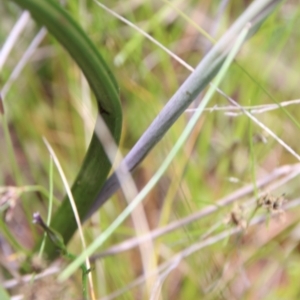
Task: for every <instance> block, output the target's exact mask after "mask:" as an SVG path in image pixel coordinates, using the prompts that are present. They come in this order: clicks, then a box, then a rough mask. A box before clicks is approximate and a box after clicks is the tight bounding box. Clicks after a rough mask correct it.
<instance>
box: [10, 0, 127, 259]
mask: <svg viewBox="0 0 300 300" xmlns="http://www.w3.org/2000/svg"><path fill="white" fill-rule="evenodd" d="M13 1H14V2H16V3H17V4H18V5H20V6H21V7H23V8H24V9H27V10H29V12H30V14H31V16H32V17H33V18H34V19H35V20H36V21H37V22H38V23H39V24H40V25H43V26H45V27H47V29H48V31H49V32H50V33H51V34H52V35H53V36H54V37H55V38H56V39H57V40H58V41H59V43H60V44H61V45H63V46H64V47H65V49H66V50H67V51H68V52H69V54H70V55H71V56H72V57H73V59H74V60H75V61H76V62H77V64H78V65H79V67H80V68H81V70H82V71H83V73H84V75H85V77H86V79H87V81H88V82H89V85H90V87H91V89H92V90H93V92H94V94H95V96H96V99H97V103H98V108H99V113H100V114H101V116H102V118H103V119H104V121H105V123H106V125H107V127H108V128H109V130H110V132H111V134H112V136H113V137H114V140H115V142H116V143H117V144H118V143H119V139H120V135H121V126H122V111H121V105H120V101H119V95H118V87H117V83H116V80H115V78H114V77H113V75H112V73H111V72H110V70H109V68H108V67H107V66H106V64H105V62H104V60H103V59H102V57H101V56H100V54H99V52H98V51H97V49H96V47H95V46H94V44H93V43H92V42H91V40H90V39H89V38H88V37H87V35H86V34H85V33H84V32H83V30H82V29H81V28H80V27H79V26H78V25H77V23H76V22H75V21H74V20H73V19H72V18H71V16H70V15H69V14H68V13H67V12H66V11H65V10H64V9H63V8H62V7H60V6H59V4H57V3H55V2H54V1H52V0H13ZM110 168H111V164H110V162H109V159H108V158H107V156H106V154H105V152H104V149H103V147H102V145H101V143H100V142H99V140H98V138H97V136H96V134H95V133H94V134H93V137H92V140H91V143H90V145H89V149H88V151H87V154H86V156H85V159H84V162H83V164H82V167H81V169H80V171H79V174H78V175H77V177H76V180H75V182H74V184H73V186H72V194H73V196H74V199H75V202H76V205H77V209H78V213H79V215H80V218H82V217H83V216H84V215H85V214H86V213H87V212H88V210H89V209H90V206H91V204H92V203H93V201H94V199H95V197H96V196H97V194H98V192H99V190H100V189H101V187H102V185H103V182H104V181H105V179H106V177H107V175H108V172H109V170H110ZM51 227H52V228H54V229H55V230H57V231H58V232H60V234H61V235H62V236H63V238H64V241H65V243H67V242H68V241H69V240H70V238H71V237H72V235H73V234H74V232H75V231H76V229H77V224H76V221H75V218H74V216H73V212H72V209H71V206H70V203H69V200H68V197H67V196H66V197H65V199H64V200H63V203H62V205H61V206H60V208H59V209H58V211H57V212H56V213H55V215H54V217H53V219H52V222H51ZM45 251H46V254H47V255H48V257H49V258H54V257H55V256H56V255H57V251H56V249H55V246H54V245H53V244H51V243H50V242H48V243H47V244H46V248H45Z"/></svg>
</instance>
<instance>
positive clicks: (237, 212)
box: [225, 204, 247, 229]
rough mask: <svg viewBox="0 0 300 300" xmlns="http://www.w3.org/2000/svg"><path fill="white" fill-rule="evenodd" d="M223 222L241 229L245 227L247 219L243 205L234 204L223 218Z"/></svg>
mask: <svg viewBox="0 0 300 300" xmlns="http://www.w3.org/2000/svg"><path fill="white" fill-rule="evenodd" d="M225 223H226V224H231V225H233V226H237V227H240V228H241V229H246V227H247V221H246V218H245V214H244V208H243V206H241V205H237V204H235V205H234V207H233V209H232V210H231V212H230V214H229V215H228V216H227V218H226V219H225Z"/></svg>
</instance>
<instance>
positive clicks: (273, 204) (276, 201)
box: [257, 193, 287, 218]
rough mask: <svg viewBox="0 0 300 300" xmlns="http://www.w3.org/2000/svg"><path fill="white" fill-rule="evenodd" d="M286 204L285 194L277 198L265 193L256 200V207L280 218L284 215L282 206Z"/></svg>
mask: <svg viewBox="0 0 300 300" xmlns="http://www.w3.org/2000/svg"><path fill="white" fill-rule="evenodd" d="M286 202H287V199H286V198H285V194H282V195H281V196H279V197H277V196H274V195H271V194H269V193H266V194H264V195H263V196H261V197H260V198H259V199H258V201H257V205H258V207H263V208H265V209H267V210H268V212H269V213H271V214H275V215H279V217H280V218H282V217H284V214H285V212H284V209H283V206H284V204H285V203H286Z"/></svg>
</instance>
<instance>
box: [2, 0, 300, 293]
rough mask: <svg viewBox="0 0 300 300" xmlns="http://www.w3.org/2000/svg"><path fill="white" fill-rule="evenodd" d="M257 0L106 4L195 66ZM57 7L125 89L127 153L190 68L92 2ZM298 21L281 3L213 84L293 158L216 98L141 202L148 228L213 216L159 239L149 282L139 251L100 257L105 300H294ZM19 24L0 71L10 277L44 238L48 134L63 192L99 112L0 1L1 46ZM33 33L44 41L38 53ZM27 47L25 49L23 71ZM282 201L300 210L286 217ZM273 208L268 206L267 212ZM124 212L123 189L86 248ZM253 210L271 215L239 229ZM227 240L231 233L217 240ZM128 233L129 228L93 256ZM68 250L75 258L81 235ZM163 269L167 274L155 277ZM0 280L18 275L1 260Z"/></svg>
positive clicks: (144, 175)
mask: <svg viewBox="0 0 300 300" xmlns="http://www.w3.org/2000/svg"><path fill="white" fill-rule="evenodd" d="M251 2H252V1H223V0H215V1H206V0H198V1H191V0H188V1H187V0H174V1H172V2H168V1H159V0H151V1H148V0H146V1H145V0H144V1H140V0H126V1H103V4H105V5H107V6H108V7H109V8H110V9H111V10H113V11H114V12H116V13H118V14H119V15H121V16H123V17H124V18H126V19H127V20H129V21H130V22H132V23H133V24H135V25H136V26H138V27H139V28H141V29H143V30H144V31H146V32H148V33H149V34H150V35H151V36H152V37H153V38H155V39H156V40H157V41H158V42H160V43H161V44H162V45H164V46H165V47H167V48H168V49H169V50H171V51H172V52H173V53H175V54H176V55H178V56H179V57H181V58H182V59H183V60H184V61H185V62H187V63H188V64H189V65H190V66H192V67H196V66H197V64H198V63H199V62H200V61H201V59H202V58H203V57H204V56H205V54H206V53H207V52H208V51H209V50H210V49H211V48H212V46H213V44H214V41H217V40H218V39H219V38H220V37H221V36H222V34H223V33H224V32H225V31H226V30H227V29H228V28H229V27H230V25H231V24H232V23H233V22H234V21H235V20H236V19H237V18H238V17H239V16H240V15H241V14H242V13H243V12H244V11H245V9H246V8H247V7H248V6H249V5H250V4H251ZM65 8H66V9H67V10H68V11H69V13H70V14H71V15H72V16H73V17H74V18H75V19H76V21H77V22H78V23H79V24H80V25H81V26H82V27H83V28H84V30H85V32H86V33H87V34H88V36H89V37H90V38H91V40H92V41H93V42H94V43H95V45H96V46H97V48H98V49H99V52H100V53H101V55H102V56H103V58H104V59H105V61H106V63H107V64H108V66H109V68H110V69H111V70H112V72H113V74H114V76H115V77H116V79H117V82H118V84H119V86H120V98H121V102H122V109H123V129H122V139H121V145H120V150H121V151H122V153H123V155H126V153H128V151H129V150H130V149H131V148H132V147H133V145H134V144H135V143H136V141H137V140H138V139H139V137H140V136H141V135H142V133H143V132H144V131H145V130H146V129H147V127H148V126H149V125H150V123H151V122H152V120H153V119H154V118H155V117H156V115H157V114H158V113H159V112H160V110H161V109H162V108H163V107H164V105H165V104H166V103H167V101H168V100H169V99H170V98H171V96H172V95H173V94H174V93H175V92H176V90H177V89H178V88H179V87H180V85H181V84H182V83H183V82H184V80H185V79H186V78H187V77H188V75H189V74H190V71H189V70H187V69H186V68H185V67H184V66H182V65H181V64H180V63H178V62H177V61H176V60H174V59H173V58H171V57H170V55H169V54H167V53H165V52H164V51H163V50H162V49H160V48H159V47H158V46H157V45H155V44H153V43H152V42H151V41H149V40H148V39H146V38H145V37H144V36H143V35H141V34H140V33H138V32H136V30H134V29H133V28H131V27H129V26H128V25H126V24H124V23H123V22H121V21H120V20H118V19H117V18H116V17H114V16H112V15H111V14H109V13H108V12H106V11H105V10H103V9H102V8H101V7H99V6H98V5H97V4H96V3H95V2H93V1H88V0H85V1H84V0H80V1H68V2H67V3H66V4H65ZM299 13H300V8H299V5H298V2H297V1H284V2H283V3H282V5H280V6H279V7H278V9H276V11H275V12H274V13H273V14H272V15H271V16H270V17H269V18H268V19H267V20H266V21H265V22H264V23H263V25H262V26H261V28H260V29H259V31H258V32H257V33H256V34H255V35H254V36H253V37H252V38H251V39H250V40H249V41H247V42H246V43H245V45H244V46H243V47H242V49H241V51H240V53H239V55H238V56H237V58H236V60H235V62H234V63H233V65H232V66H231V67H230V70H229V72H228V73H227V74H226V77H225V80H223V82H222V84H221V86H220V88H221V89H222V91H224V92H225V93H226V94H227V95H228V96H230V97H231V98H233V99H234V100H235V101H237V102H238V103H239V104H240V105H242V106H245V107H249V106H254V108H253V109H252V110H248V111H251V112H252V113H253V116H255V118H257V119H258V120H259V121H260V122H262V123H263V124H265V126H266V127H267V128H268V129H269V130H271V131H272V132H274V133H275V134H276V135H277V136H278V138H279V141H282V142H284V143H285V144H286V145H288V146H289V147H291V148H292V149H293V150H294V151H295V153H296V155H292V154H291V153H290V152H288V151H287V150H286V148H285V147H284V146H282V143H281V144H280V143H279V142H278V140H277V141H276V140H275V139H274V138H273V137H272V136H270V134H269V133H268V131H267V130H264V129H262V128H261V127H259V126H257V125H256V124H255V123H253V122H252V121H251V120H250V119H249V118H248V117H247V116H246V115H245V114H243V112H242V111H240V110H235V109H234V108H232V105H231V104H230V103H229V102H228V100H227V99H226V98H225V97H224V96H222V95H220V94H218V93H216V94H215V95H214V97H213V99H212V101H211V102H210V105H209V107H210V108H211V109H208V110H207V111H206V112H205V113H204V114H203V116H202V117H201V119H200V121H199V122H198V124H197V126H196V128H195V130H194V131H193V133H192V135H191V136H190V138H189V139H188V141H187V143H186V144H185V145H184V147H183V148H182V150H181V151H180V153H179V154H178V155H177V157H176V160H174V162H173V163H172V165H171V166H170V168H169V169H168V171H167V172H166V173H165V174H164V176H163V178H162V179H161V180H160V182H159V183H158V184H157V185H156V187H155V188H154V189H153V190H152V191H151V192H150V193H149V194H148V196H147V198H146V199H145V200H144V202H143V207H144V210H145V214H146V221H147V222H148V224H149V228H150V230H154V229H155V228H157V227H164V226H166V225H167V224H169V223H171V222H176V221H178V220H180V219H182V218H185V217H188V216H191V215H192V214H194V213H195V212H198V211H201V210H202V209H205V208H207V207H208V206H211V205H212V207H215V208H216V209H215V211H214V213H212V214H210V215H208V216H206V217H205V218H201V219H199V220H197V221H195V222H193V223H190V224H187V225H185V226H180V227H179V229H178V230H176V231H172V232H170V233H169V234H167V235H163V236H162V237H160V238H159V239H157V240H155V241H153V244H152V246H153V249H154V251H152V252H151V257H150V258H149V261H151V267H150V269H151V270H152V271H153V272H154V274H155V276H152V277H147V278H146V279H144V280H142V279H141V282H140V283H139V284H135V285H134V284H133V283H134V282H135V280H137V279H138V278H142V277H140V276H142V274H145V269H144V263H143V260H142V255H141V252H140V251H142V250H141V249H139V248H134V249H131V250H130V251H126V252H121V253H117V254H116V255H109V256H106V257H104V258H101V259H97V260H96V261H95V266H94V271H93V273H94V283H95V291H96V294H97V295H98V297H99V298H100V297H101V299H113V298H116V299H148V298H150V296H149V295H159V296H158V297H160V298H157V299H299V297H300V295H299V286H298V279H299V276H300V269H299V268H298V262H299V249H300V248H299V245H298V243H299V237H300V235H299V230H300V228H299V227H298V221H299V217H298V216H299V208H298V203H299V202H297V201H298V200H299V199H298V198H299V196H298V194H299V183H298V182H299V178H298V174H299V172H300V167H299V165H298V159H297V153H299V152H300V144H299V130H300V125H299V121H298V120H299V116H300V110H299V109H298V105H299V103H300V97H299V69H300V60H299V52H300V43H299V44H298V41H299V40H300V32H299V30H298V28H299V27H298V26H300V18H299ZM21 17H22V18H24V23H22V24H23V25H22V28H23V31H22V33H21V34H20V36H19V38H18V40H17V42H16V44H15V45H14V47H13V49H12V51H11V53H10V54H9V56H8V58H7V59H6V60H5V63H4V64H3V65H1V64H0V70H1V73H0V84H1V86H0V88H1V91H2V93H1V94H2V98H3V103H4V104H3V106H4V113H3V114H2V116H1V120H2V126H1V128H0V145H1V147H0V157H1V159H0V168H1V172H0V186H1V191H0V192H1V195H0V201H1V204H3V203H4V202H5V201H7V199H8V202H5V204H6V205H8V206H11V207H12V208H11V209H9V212H8V213H6V215H3V216H2V221H1V232H2V235H1V239H0V243H1V247H2V249H1V250H2V253H1V255H0V263H1V260H4V261H5V260H6V261H7V259H6V258H5V257H10V258H11V261H10V263H9V264H10V266H9V268H10V270H17V269H18V266H19V264H20V263H21V261H22V257H23V256H22V255H21V253H22V254H23V255H24V252H23V250H24V249H23V248H25V249H26V250H27V251H29V253H31V251H32V248H33V246H34V244H35V242H36V241H37V240H38V239H39V237H40V235H41V231H40V230H37V228H36V227H35V226H34V225H32V221H31V219H32V218H31V216H32V213H33V212H35V211H40V213H41V215H43V216H46V214H47V209H48V202H47V196H45V194H43V193H42V189H45V190H46V191H47V190H48V189H49V153H48V151H47V148H46V147H45V145H44V143H43V141H42V137H45V138H46V139H47V140H48V141H49V143H50V144H51V146H52V147H53V149H54V151H55V153H56V155H57V156H58V158H59V161H60V164H61V166H62V168H63V170H64V172H65V174H66V176H67V178H68V181H69V183H70V184H71V183H72V181H73V180H74V178H75V176H76V174H77V172H78V170H79V168H80V165H81V163H82V160H83V157H84V155H85V152H86V149H87V146H88V144H89V140H90V138H91V135H92V130H91V129H90V128H91V124H94V120H95V114H96V108H95V101H94V99H93V95H92V94H91V92H90V91H89V88H88V86H87V84H86V82H85V79H84V77H83V75H82V74H81V72H80V70H79V68H78V67H77V66H76V64H75V63H74V62H73V60H72V59H71V58H70V56H69V55H68V54H67V53H66V52H65V50H64V49H63V48H62V47H61V46H60V45H59V44H58V43H57V42H56V41H55V39H54V38H53V37H52V36H51V35H49V34H47V33H46V31H40V30H41V29H40V27H39V26H38V25H37V24H36V23H35V22H34V21H33V20H31V19H30V17H28V16H27V17H26V15H25V16H24V15H22V11H21V10H20V9H19V7H17V6H16V5H15V4H13V3H11V2H8V1H4V2H1V3H0V24H1V25H0V28H1V30H0V47H2V45H3V44H4V42H5V41H6V40H7V39H8V37H9V36H10V32H11V30H12V28H13V26H14V25H15V24H16V22H17V21H18V20H20V18H21ZM204 32H205V33H204ZM37 35H39V36H38V37H40V41H39V42H38V43H37V45H35V46H32V43H33V42H34V41H36V40H35V39H36V37H37ZM29 47H32V49H33V50H32V52H31V53H30V55H28V58H27V59H26V63H25V65H24V68H22V70H21V71H20V72H18V70H17V71H16V68H17V66H18V65H19V64H20V63H21V62H22V58H23V57H24V55H25V54H26V53H27V51H28V49H29ZM1 63H2V62H1ZM14 72H15V73H14ZM202 97H203V94H201V95H199V97H198V99H197V100H196V101H195V103H193V104H192V105H191V107H190V108H189V110H187V111H186V112H185V113H184V114H183V115H182V116H181V117H180V118H179V119H178V121H177V122H176V123H175V124H174V125H173V126H172V128H171V129H170V130H169V132H168V133H167V134H166V136H165V137H164V138H163V139H162V141H161V142H160V143H159V144H158V145H157V146H156V147H155V148H154V149H153V150H152V151H151V153H150V154H149V155H148V156H147V158H146V159H145V160H144V162H143V163H142V164H141V165H140V166H139V167H138V168H137V170H136V171H135V172H134V174H133V178H134V180H135V183H136V185H137V188H138V189H139V190H140V189H141V188H142V187H143V186H145V184H146V183H147V182H148V181H149V180H150V179H151V177H152V176H153V174H154V173H155V171H156V170H157V169H158V167H159V166H160V165H161V164H162V162H163V161H164V159H165V157H166V155H167V154H168V153H169V152H170V150H171V148H172V146H173V145H174V144H175V142H176V141H177V139H178V137H179V135H180V134H181V132H182V131H183V129H184V128H185V126H186V124H187V122H188V120H189V119H190V117H191V115H192V113H193V111H194V109H195V108H197V104H198V103H199V101H200V100H201V98H202ZM292 100H293V101H292ZM279 102H280V103H282V106H281V107H280V106H278V103H279ZM82 105H84V106H86V107H88V108H89V111H90V115H91V117H90V118H83V117H82V113H81V106H82ZM285 105H286V106H285ZM220 107H223V108H222V109H220ZM272 176H273V177H272ZM262 180H266V182H267V184H266V185H265V186H259V184H258V185H257V186H256V188H250V190H249V191H248V192H247V193H246V192H245V193H242V192H241V194H239V195H237V196H232V197H233V198H234V200H235V203H236V204H233V203H232V204H230V205H226V206H224V207H223V208H221V207H220V206H219V205H218V204H217V202H218V201H220V199H223V198H225V197H227V196H228V195H233V193H235V192H237V191H240V189H242V188H243V187H245V186H248V185H250V186H252V184H253V183H254V182H256V181H262ZM53 184H54V195H55V197H56V198H57V199H58V200H59V199H62V197H63V196H64V193H65V192H64V187H63V184H62V181H61V178H60V176H59V175H58V172H57V171H56V169H55V170H54V177H53ZM34 186H39V188H37V189H35V188H34ZM13 187H15V188H13ZM32 190H33V191H32ZM264 194H268V197H267V198H263V199H267V200H270V201H269V202H268V201H266V200H263V201H265V202H264V203H263V206H264V207H266V208H267V209H256V205H255V199H261V195H264ZM283 194H284V196H282V195H283ZM281 196H282V197H281ZM283 202H284V203H287V204H288V205H289V204H290V205H291V206H292V205H293V206H294V208H293V209H292V210H288V209H287V210H285V208H284V207H282V205H281V204H282V203H283ZM7 203H8V204H7ZM270 203H271V206H272V205H273V204H274V203H275V204H274V205H273V206H272V207H271V209H270ZM56 204H57V203H56ZM237 204H239V205H240V206H237ZM268 205H269V206H268ZM277 205H278V207H277ZM126 206H127V203H126V201H125V200H124V197H123V195H122V193H121V192H120V191H119V192H117V193H116V194H115V195H114V196H113V197H112V198H111V199H110V200H109V201H108V202H107V203H106V204H105V205H104V206H103V207H102V208H101V210H100V211H99V213H97V214H95V215H94V216H93V218H92V219H91V220H90V221H89V222H87V223H86V224H85V227H84V229H85V234H86V238H87V241H88V242H91V241H92V240H93V239H94V238H95V236H97V235H98V234H100V233H101V231H102V230H104V229H105V228H107V227H108V226H109V224H111V223H112V221H113V220H114V219H115V218H116V217H117V216H118V215H119V214H120V213H121V212H122V210H123V209H124V208H125V207H126ZM259 215H262V216H266V221H263V222H262V223H260V224H258V225H253V226H251V227H249V228H247V229H246V230H244V229H245V227H246V224H247V222H250V221H251V220H255V219H254V218H255V217H257V216H259ZM271 215H276V216H275V217H274V218H273V217H272V218H271ZM241 228H242V229H243V230H242V232H241V233H239V234H238V235H233V236H231V234H230V230H232V229H233V230H236V229H238V230H240V229H241ZM224 232H229V233H228V235H225V236H224V237H223V238H222V239H221V240H218V239H217V237H218V235H219V234H220V233H224ZM135 235H136V234H135V229H134V226H133V223H132V221H131V219H128V220H127V221H126V222H125V223H124V224H123V225H122V226H121V227H119V228H118V229H117V230H116V232H115V233H114V234H113V235H112V237H111V238H110V239H109V240H108V241H107V242H106V243H105V245H104V246H103V247H102V249H99V252H100V251H101V250H104V249H107V248H109V247H110V246H112V245H115V244H118V243H121V242H122V241H125V240H126V239H129V238H131V237H135ZM9 236H11V239H12V240H10V238H9ZM214 239H215V240H214ZM205 241H212V242H211V244H210V245H204V246H203V247H202V249H201V250H200V251H196V252H193V253H191V254H189V255H186V257H184V258H182V259H179V260H178V261H172V260H171V259H172V258H173V257H174V256H175V255H176V254H177V253H182V251H185V250H187V249H190V247H192V246H195V245H199V243H203V242H205ZM15 243H17V245H16V244H15ZM22 249H23V250H22ZM68 249H69V250H70V252H73V253H75V254H78V253H80V249H81V246H80V241H79V238H78V236H77V235H76V236H75V237H74V238H73V240H72V242H71V243H70V244H69V246H68ZM16 254H20V255H16ZM13 255H15V256H13ZM166 262H169V265H167V267H166V268H165V269H163V270H162V271H158V270H159V266H160V265H161V264H163V263H166ZM2 271H3V272H2V275H1V277H2V280H3V281H5V280H6V279H8V278H10V277H11V276H12V275H11V274H10V275H9V274H8V273H10V272H7V267H6V266H5V265H3V266H2ZM148 271H149V270H148ZM76 280H77V281H78V282H80V274H78V278H77V277H75V278H74V279H73V282H71V283H73V287H74V286H76V284H75V282H74V281H76ZM130 284H132V286H130ZM71 285H72V284H71ZM153 291H155V292H153ZM156 292H157V293H156ZM20 293H22V292H20ZM71 293H72V292H71V291H70V294H69V295H71ZM65 297H68V296H65ZM28 299H34V298H28ZM40 299H41V298H40ZM45 299H46V298H45ZM52 299H53V298H52ZM66 299H67V298H66ZM153 299H154V298H153ZM155 299H156V298H155Z"/></svg>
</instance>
